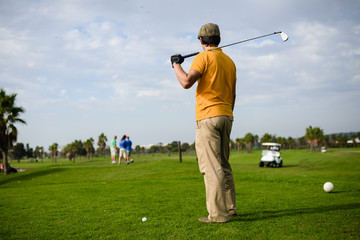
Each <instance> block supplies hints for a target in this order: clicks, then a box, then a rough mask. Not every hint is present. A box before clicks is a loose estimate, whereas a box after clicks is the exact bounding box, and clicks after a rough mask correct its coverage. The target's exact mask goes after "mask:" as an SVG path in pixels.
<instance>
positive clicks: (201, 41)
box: [199, 37, 204, 45]
mask: <svg viewBox="0 0 360 240" xmlns="http://www.w3.org/2000/svg"><path fill="white" fill-rule="evenodd" d="M199 40H200V43H201V44H202V45H204V43H203V40H202V37H200V38H199Z"/></svg>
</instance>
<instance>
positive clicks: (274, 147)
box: [259, 143, 283, 168]
mask: <svg viewBox="0 0 360 240" xmlns="http://www.w3.org/2000/svg"><path fill="white" fill-rule="evenodd" d="M262 146H263V150H262V153H261V160H260V163H259V166H260V167H263V166H265V165H266V166H267V167H273V168H275V167H282V165H283V161H282V158H281V156H280V147H281V144H279V143H263V144H262Z"/></svg>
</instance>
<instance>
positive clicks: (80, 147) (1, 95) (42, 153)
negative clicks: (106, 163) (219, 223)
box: [0, 88, 360, 175]
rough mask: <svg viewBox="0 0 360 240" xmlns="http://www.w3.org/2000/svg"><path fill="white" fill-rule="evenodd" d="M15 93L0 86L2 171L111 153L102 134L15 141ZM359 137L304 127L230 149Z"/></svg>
mask: <svg viewBox="0 0 360 240" xmlns="http://www.w3.org/2000/svg"><path fill="white" fill-rule="evenodd" d="M16 96H17V94H10V95H7V94H6V92H5V90H3V89H2V88H0V150H1V152H2V154H1V157H0V158H1V160H2V166H3V171H4V174H5V175H6V174H7V173H8V169H10V166H9V164H8V159H9V158H10V159H17V160H20V159H22V158H24V157H26V158H34V159H35V161H38V159H40V160H41V159H43V158H51V159H52V160H53V162H54V163H56V162H57V158H58V157H63V158H68V159H69V160H70V161H73V162H75V159H77V158H78V157H82V156H86V157H87V158H88V159H90V158H92V157H94V156H105V155H109V154H110V149H109V147H107V146H106V142H107V141H108V139H107V137H106V136H105V134H104V133H101V134H100V135H99V136H98V140H97V143H96V146H97V148H95V146H94V144H95V140H94V139H93V138H89V139H87V140H85V141H84V142H83V141H81V140H74V141H73V142H72V143H69V144H67V145H65V146H64V147H63V148H62V149H61V150H60V149H59V144H58V143H56V142H55V143H53V144H52V145H50V146H49V147H48V149H47V150H46V149H45V148H44V147H42V146H36V147H35V150H33V149H32V148H30V146H29V144H26V145H24V144H23V143H16V145H14V143H15V142H16V141H17V136H18V131H17V128H16V126H15V125H16V124H19V123H20V124H26V122H25V121H24V120H23V119H21V118H20V115H21V114H22V113H24V112H25V110H24V108H22V107H18V106H16V105H15V100H16ZM359 138H360V132H358V133H354V134H351V135H350V136H348V135H347V134H332V135H324V131H323V130H322V129H321V128H320V127H312V126H309V127H308V128H306V129H305V135H304V136H303V137H301V138H298V139H294V138H292V137H288V138H285V137H277V136H276V135H271V134H269V133H265V134H264V135H263V136H262V137H261V138H259V136H258V135H254V134H252V133H247V134H245V136H244V137H242V138H236V139H235V141H233V140H231V142H230V148H231V149H238V151H240V150H242V149H244V148H246V149H247V152H248V153H251V151H252V149H253V148H254V147H260V146H261V143H264V142H276V143H280V144H281V145H282V148H283V149H284V148H285V149H294V148H306V147H308V148H309V149H311V151H312V152H316V151H320V147H322V146H327V147H346V146H347V141H348V140H349V139H351V140H352V143H353V146H354V147H357V142H356V139H359ZM178 146H179V142H178V141H173V142H172V143H169V144H166V145H164V144H162V143H159V144H156V145H152V146H151V147H150V148H148V149H145V147H144V146H139V145H136V146H135V148H134V151H135V153H157V152H160V153H165V152H167V153H168V154H169V155H170V154H171V153H172V152H177V151H179V147H178ZM192 150H195V143H191V144H189V143H186V142H184V143H182V144H181V151H192Z"/></svg>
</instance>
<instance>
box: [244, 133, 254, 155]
mask: <svg viewBox="0 0 360 240" xmlns="http://www.w3.org/2000/svg"><path fill="white" fill-rule="evenodd" d="M244 141H245V144H246V148H247V153H251V149H252V146H253V144H254V141H255V137H254V135H252V133H247V134H246V135H245V137H244Z"/></svg>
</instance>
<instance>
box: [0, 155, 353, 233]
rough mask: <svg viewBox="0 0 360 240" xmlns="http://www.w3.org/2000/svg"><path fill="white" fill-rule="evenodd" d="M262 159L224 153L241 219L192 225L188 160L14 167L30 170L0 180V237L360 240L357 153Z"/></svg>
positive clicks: (195, 179)
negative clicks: (269, 164) (275, 162)
mask: <svg viewBox="0 0 360 240" xmlns="http://www.w3.org/2000/svg"><path fill="white" fill-rule="evenodd" d="M260 154H261V153H260V151H255V152H253V153H251V154H246V153H245V152H243V153H241V154H238V153H237V151H233V152H232V153H231V157H230V161H231V164H232V167H233V172H234V178H235V183H236V191H237V193H236V196H237V209H238V214H239V216H238V217H235V218H233V219H232V221H231V222H229V223H224V224H206V223H201V222H198V220H197V219H198V218H200V217H205V216H207V211H206V206H205V190H204V183H203V177H202V175H201V174H200V173H199V171H198V167H197V162H196V158H195V156H194V154H188V153H186V154H184V155H183V163H180V162H179V159H178V156H177V155H172V156H171V157H168V156H167V155H166V154H155V156H154V157H153V156H152V155H150V154H149V155H145V154H142V155H140V156H139V157H138V156H137V155H135V158H134V159H135V163H133V164H130V165H120V166H117V165H111V164H110V159H109V158H107V159H105V158H96V159H92V160H86V159H84V158H83V159H79V160H76V163H72V162H69V161H67V160H59V161H58V163H57V164H52V163H51V162H49V160H46V161H44V162H40V163H28V162H25V161H24V162H22V163H12V166H14V167H16V168H31V169H29V170H27V171H24V172H20V173H17V174H12V175H9V176H2V175H1V176H0V197H1V201H0V239H360V150H359V149H358V148H357V149H350V148H349V149H330V150H329V151H328V152H327V153H311V152H308V151H307V150H287V151H283V152H282V155H283V159H284V167H283V168H276V169H275V168H266V167H264V168H259V167H258V163H259V160H260ZM327 181H331V182H332V183H334V185H335V189H334V191H333V193H326V192H324V190H323V189H322V186H323V184H324V183H325V182H327ZM143 217H147V219H148V220H147V221H146V222H142V221H141V220H142V218H143Z"/></svg>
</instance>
